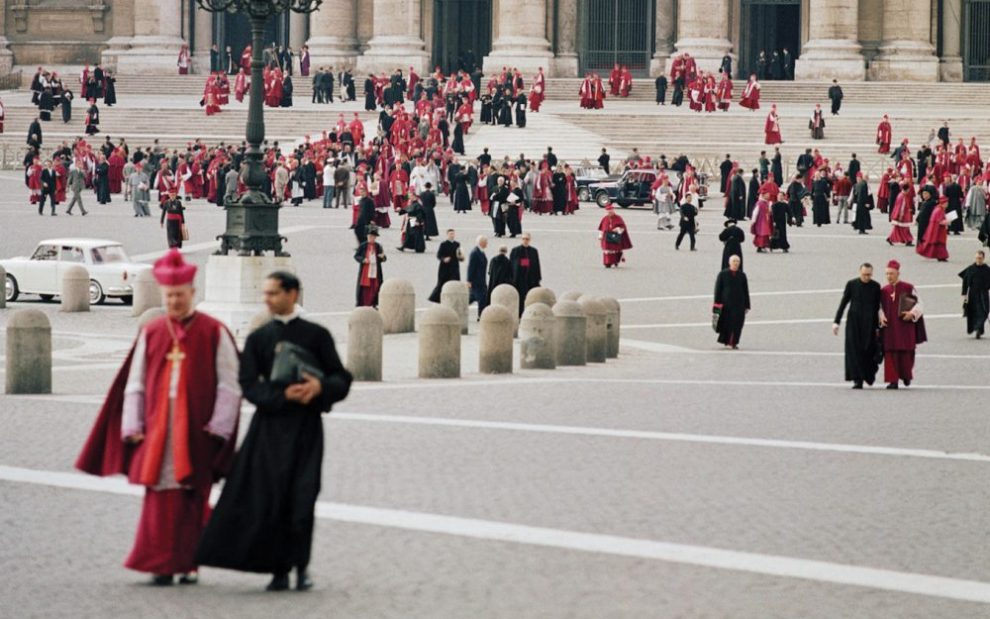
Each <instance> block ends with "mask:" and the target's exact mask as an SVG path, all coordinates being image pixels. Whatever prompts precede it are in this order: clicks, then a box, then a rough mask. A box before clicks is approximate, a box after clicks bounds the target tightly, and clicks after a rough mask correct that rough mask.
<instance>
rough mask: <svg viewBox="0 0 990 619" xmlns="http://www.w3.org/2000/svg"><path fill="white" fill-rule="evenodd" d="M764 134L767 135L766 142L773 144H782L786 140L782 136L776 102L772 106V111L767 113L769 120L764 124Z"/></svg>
mask: <svg viewBox="0 0 990 619" xmlns="http://www.w3.org/2000/svg"><path fill="white" fill-rule="evenodd" d="M763 134H764V136H765V140H764V142H766V143H767V144H769V145H771V146H772V145H774V144H781V143H783V141H784V140H782V139H781V137H780V116H777V104H776V103H774V104H773V105H771V106H770V113H769V114H767V120H766V122H765V123H764V124H763Z"/></svg>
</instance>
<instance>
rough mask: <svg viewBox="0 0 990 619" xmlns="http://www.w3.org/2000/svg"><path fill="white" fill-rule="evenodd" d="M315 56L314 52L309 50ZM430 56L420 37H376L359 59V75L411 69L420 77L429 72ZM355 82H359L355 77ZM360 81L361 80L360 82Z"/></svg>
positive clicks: (357, 68)
mask: <svg viewBox="0 0 990 619" xmlns="http://www.w3.org/2000/svg"><path fill="white" fill-rule="evenodd" d="M309 53H310V54H313V50H312V49H310V50H309ZM429 60H430V59H429V55H428V54H427V53H426V50H425V49H424V44H423V40H422V39H420V38H419V37H405V36H398V37H375V38H373V39H371V40H370V41H368V49H367V51H365V52H364V54H363V55H361V56H359V57H358V59H357V64H356V70H357V72H358V73H381V72H382V71H385V73H386V74H388V75H391V74H392V72H393V71H395V70H396V69H402V72H403V74H406V72H407V71H408V70H409V67H413V68H415V69H416V72H417V73H419V74H420V75H426V73H427V72H428V71H429V68H430V67H429ZM355 80H358V78H357V77H355ZM358 81H360V80H358Z"/></svg>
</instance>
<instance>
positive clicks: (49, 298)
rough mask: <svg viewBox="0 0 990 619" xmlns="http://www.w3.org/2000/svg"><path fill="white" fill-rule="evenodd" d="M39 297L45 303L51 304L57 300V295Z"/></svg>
mask: <svg viewBox="0 0 990 619" xmlns="http://www.w3.org/2000/svg"><path fill="white" fill-rule="evenodd" d="M38 296H39V297H41V300H42V301H44V302H45V303H50V302H51V300H52V299H54V298H55V295H53V294H39V295H38Z"/></svg>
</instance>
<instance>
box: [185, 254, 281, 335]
mask: <svg viewBox="0 0 990 619" xmlns="http://www.w3.org/2000/svg"><path fill="white" fill-rule="evenodd" d="M272 271H290V272H295V269H294V268H293V266H292V258H289V257H276V256H210V259H209V261H207V263H206V294H205V300H204V301H203V302H202V303H200V304H199V305H198V306H197V308H196V309H198V310H199V311H201V312H205V313H207V314H209V315H210V316H213V317H214V318H216V319H217V320H220V321H221V322H223V323H224V324H226V325H227V327H228V328H229V329H230V330H231V332H232V333H233V334H234V337H236V338H238V339H243V338H245V337H247V334H248V332H249V331H248V326H249V325H250V324H251V319H252V318H254V316H255V315H257V314H258V313H259V312H262V311H264V310H265V309H266V307H265V304H264V302H263V301H262V285H263V283H264V281H265V278H266V277H268V274H269V273H271V272H272Z"/></svg>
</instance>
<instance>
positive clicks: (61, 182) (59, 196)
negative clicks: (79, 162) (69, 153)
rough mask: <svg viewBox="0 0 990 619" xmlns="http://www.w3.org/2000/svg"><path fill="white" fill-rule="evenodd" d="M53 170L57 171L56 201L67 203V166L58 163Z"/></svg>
mask: <svg viewBox="0 0 990 619" xmlns="http://www.w3.org/2000/svg"><path fill="white" fill-rule="evenodd" d="M53 169H54V170H55V201H56V202H65V178H66V172H65V166H63V165H62V164H61V163H56V164H55V167H54V168H53Z"/></svg>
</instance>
